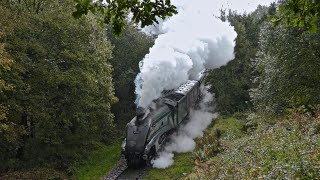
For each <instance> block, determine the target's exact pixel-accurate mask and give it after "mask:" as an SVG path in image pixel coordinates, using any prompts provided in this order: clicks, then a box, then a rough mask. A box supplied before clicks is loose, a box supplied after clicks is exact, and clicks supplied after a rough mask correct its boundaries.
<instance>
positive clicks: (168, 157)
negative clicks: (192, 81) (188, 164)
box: [152, 90, 217, 169]
mask: <svg viewBox="0 0 320 180" xmlns="http://www.w3.org/2000/svg"><path fill="white" fill-rule="evenodd" d="M202 93H203V99H202V101H201V102H200V109H199V110H190V120H189V121H188V123H186V124H185V125H182V126H181V127H180V128H179V130H178V131H177V132H175V133H174V134H172V135H171V136H170V138H169V142H168V144H166V145H165V147H164V149H163V151H162V152H160V153H159V157H158V158H157V159H155V160H153V162H152V163H153V167H155V168H161V169H164V168H167V167H169V166H171V165H172V164H173V162H174V161H173V157H174V153H175V152H176V153H181V152H190V151H192V150H194V148H195V146H196V143H195V141H194V139H195V138H197V137H202V136H203V131H204V130H205V129H206V128H207V127H208V126H209V124H210V123H211V121H212V120H213V119H214V118H215V117H216V116H217V114H216V113H213V112H211V111H212V109H213V107H212V106H210V103H212V100H213V96H212V95H211V94H210V93H208V92H207V91H206V90H204V91H203V92H202Z"/></svg>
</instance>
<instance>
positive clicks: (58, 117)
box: [0, 1, 116, 171]
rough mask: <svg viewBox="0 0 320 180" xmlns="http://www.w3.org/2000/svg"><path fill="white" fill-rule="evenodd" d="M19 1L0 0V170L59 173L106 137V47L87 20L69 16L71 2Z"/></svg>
mask: <svg viewBox="0 0 320 180" xmlns="http://www.w3.org/2000/svg"><path fill="white" fill-rule="evenodd" d="M19 2H20V1H8V2H1V3H0V12H1V18H0V26H1V29H0V43H1V46H0V53H1V56H0V57H1V61H0V63H1V66H0V67H1V71H0V75H1V79H0V82H1V84H0V87H1V89H0V102H1V104H0V105H1V106H0V107H1V109H0V113H1V114H0V142H1V143H0V162H1V163H0V171H4V170H8V169H14V168H18V167H20V166H27V165H30V164H31V165H41V164H54V165H56V166H58V167H60V168H66V167H68V165H69V164H70V163H71V162H72V161H73V160H75V159H79V157H81V155H82V154H83V153H84V152H85V151H87V150H89V149H91V148H92V147H93V146H94V144H96V143H97V142H101V141H103V142H107V141H109V140H111V139H112V137H110V134H109V133H110V132H111V131H114V130H113V114H112V113H111V105H112V104H113V103H115V102H116V98H115V96H114V92H113V91H114V90H113V84H112V77H111V73H112V68H111V65H110V63H109V62H108V60H109V59H110V56H111V49H112V48H111V44H110V42H109V41H108V40H107V37H106V35H105V32H104V31H103V29H102V28H100V27H99V26H98V25H97V23H96V21H95V19H94V18H93V17H91V16H88V17H86V18H82V19H80V20H75V19H73V17H72V16H71V13H72V10H73V9H72V7H73V5H74V4H73V1H57V2H53V1H45V3H43V4H40V5H41V10H39V11H34V10H33V9H32V8H30V7H35V6H30V7H28V6H26V7H25V6H23V5H24V4H20V3H19ZM36 2H37V3H42V1H35V3H36ZM35 5H37V4H35ZM3 55H4V56H3ZM22 162H23V163H22Z"/></svg>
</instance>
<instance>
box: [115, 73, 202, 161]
mask: <svg viewBox="0 0 320 180" xmlns="http://www.w3.org/2000/svg"><path fill="white" fill-rule="evenodd" d="M204 77H205V74H204V73H201V77H200V79H199V80H188V81H187V82H186V83H184V84H182V85H180V86H179V87H178V88H177V89H175V90H172V91H167V92H165V93H164V95H163V96H162V97H161V98H159V99H157V100H155V101H154V104H153V105H152V106H151V107H149V108H148V109H143V108H137V115H136V117H134V118H133V119H132V120H131V121H130V122H129V123H128V124H127V126H126V138H125V139H124V141H123V143H122V145H121V150H122V155H123V156H124V157H125V158H126V160H127V163H128V166H129V167H136V166H137V165H140V164H141V163H147V164H148V163H150V161H151V159H152V158H153V157H154V156H155V155H156V153H157V152H158V150H159V149H160V147H161V146H162V145H163V143H164V141H165V139H166V137H167V136H168V134H170V133H171V132H172V131H173V130H174V129H176V128H177V127H178V126H179V124H181V123H182V122H183V121H185V120H186V119H187V117H188V115H189V111H190V108H191V107H193V106H195V105H196V103H197V102H198V101H199V99H200V96H201V91H200V86H201V85H202V84H203V82H204Z"/></svg>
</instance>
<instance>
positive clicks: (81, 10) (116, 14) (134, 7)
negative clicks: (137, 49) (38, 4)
mask: <svg viewBox="0 0 320 180" xmlns="http://www.w3.org/2000/svg"><path fill="white" fill-rule="evenodd" d="M74 1H75V2H76V11H75V12H73V16H74V17H76V18H79V17H81V16H82V15H85V14H88V13H89V12H92V13H94V14H99V15H100V16H102V18H100V19H99V21H100V22H101V23H106V24H111V26H112V32H113V33H114V34H115V35H116V36H119V35H120V34H121V32H122V31H123V29H124V27H125V25H126V19H127V15H128V14H129V13H131V15H132V21H134V22H135V23H141V27H144V26H147V25H152V24H153V23H158V20H157V17H160V18H162V19H165V18H166V17H167V16H172V15H173V14H177V10H176V7H175V6H174V5H172V4H171V2H170V0H155V1H153V0H143V1H141V0H130V1H128V0H106V1H105V2H104V1H103V0H97V1H91V0H74Z"/></svg>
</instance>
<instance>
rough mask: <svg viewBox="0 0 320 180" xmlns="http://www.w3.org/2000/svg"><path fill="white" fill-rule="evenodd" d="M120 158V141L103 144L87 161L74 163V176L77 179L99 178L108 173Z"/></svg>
mask: <svg viewBox="0 0 320 180" xmlns="http://www.w3.org/2000/svg"><path fill="white" fill-rule="evenodd" d="M119 159H120V143H114V144H112V145H108V146H106V145H101V147H99V148H98V149H97V150H95V151H94V152H93V153H91V154H90V155H89V156H88V158H86V160H85V161H81V162H78V163H74V164H73V165H72V166H73V167H72V169H73V170H72V173H73V178H74V179H77V180H89V179H99V178H101V177H103V176H104V175H106V174H107V173H108V172H109V171H110V170H111V169H112V168H113V167H114V165H115V164H116V163H117V162H118V161H119Z"/></svg>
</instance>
